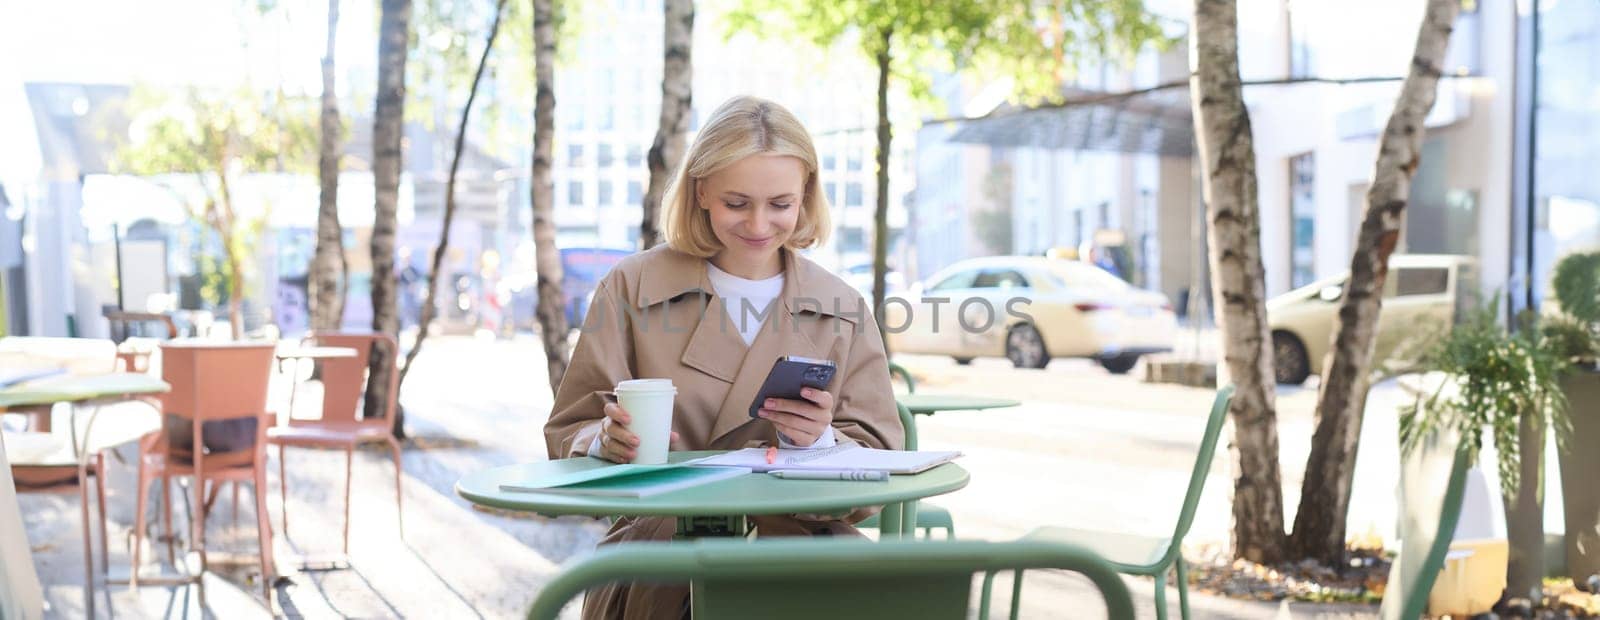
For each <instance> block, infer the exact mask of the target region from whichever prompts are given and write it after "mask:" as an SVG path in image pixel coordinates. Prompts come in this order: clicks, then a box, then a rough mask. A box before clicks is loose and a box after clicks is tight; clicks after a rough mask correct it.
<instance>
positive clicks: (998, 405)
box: [894, 393, 1022, 415]
mask: <svg viewBox="0 0 1600 620" xmlns="http://www.w3.org/2000/svg"><path fill="white" fill-rule="evenodd" d="M894 399H895V401H897V402H899V403H900V404H902V405H905V406H906V409H907V410H909V411H910V412H911V413H913V414H915V415H933V414H935V413H939V412H940V411H982V410H984V409H1004V408H1007V407H1016V406H1018V405H1021V404H1022V403H1021V402H1019V401H1016V400H1012V399H1010V398H997V397H994V396H967V395H963V394H927V393H918V394H901V395H898V396H895V397H894Z"/></svg>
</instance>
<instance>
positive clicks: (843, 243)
mask: <svg viewBox="0 0 1600 620" xmlns="http://www.w3.org/2000/svg"><path fill="white" fill-rule="evenodd" d="M866 247H867V241H866V233H864V232H862V230H861V229H860V228H845V229H842V230H840V231H839V250H840V251H842V252H859V251H861V250H864V249H866Z"/></svg>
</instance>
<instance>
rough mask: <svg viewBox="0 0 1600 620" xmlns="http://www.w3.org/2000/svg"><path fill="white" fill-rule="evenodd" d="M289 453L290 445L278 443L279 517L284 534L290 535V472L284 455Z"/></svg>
mask: <svg viewBox="0 0 1600 620" xmlns="http://www.w3.org/2000/svg"><path fill="white" fill-rule="evenodd" d="M288 454H289V446H285V445H283V444H278V517H279V521H281V522H282V523H283V535H284V537H286V538H287V537H288V536H289V474H288V473H287V472H286V471H285V467H284V465H283V462H284V460H285V458H284V457H286V456H288Z"/></svg>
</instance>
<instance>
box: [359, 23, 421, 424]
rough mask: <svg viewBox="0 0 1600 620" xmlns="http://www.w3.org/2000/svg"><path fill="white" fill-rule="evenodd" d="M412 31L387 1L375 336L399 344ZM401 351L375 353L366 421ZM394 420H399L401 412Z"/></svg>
mask: <svg viewBox="0 0 1600 620" xmlns="http://www.w3.org/2000/svg"><path fill="white" fill-rule="evenodd" d="M410 31H411V0H383V16H382V17H381V18H380V20H379V25H378V93H377V98H378V100H377V109H376V110H375V111H374V113H373V121H372V180H373V195H374V197H375V199H376V200H375V204H374V205H373V219H372V331H374V332H377V333H383V334H389V335H391V336H395V337H396V338H397V339H398V336H399V332H400V321H399V311H398V309H397V307H396V305H395V293H396V291H395V288H396V284H395V272H394V235H395V203H396V201H397V199H398V198H399V193H400V171H401V170H403V168H402V165H401V159H402V152H401V139H402V138H403V136H404V133H405V132H404V122H405V101H406V40H407V38H408V37H409V36H410V34H409V33H410ZM396 353H397V352H396V351H388V350H384V349H383V348H381V347H380V348H374V349H373V351H372V357H371V364H370V365H369V366H368V370H367V397H366V403H365V409H364V410H363V411H364V415H365V416H366V417H369V418H376V417H381V416H382V415H383V413H384V403H385V402H386V401H387V399H388V398H389V381H388V377H389V373H390V372H393V371H394V364H395V357H394V356H395V354H396ZM395 414H396V415H397V416H398V415H400V411H399V408H398V407H397V408H396V412H395ZM402 422H403V420H396V421H395V425H394V429H395V435H396V436H401V437H403V436H404V435H405V433H404V426H403V425H402Z"/></svg>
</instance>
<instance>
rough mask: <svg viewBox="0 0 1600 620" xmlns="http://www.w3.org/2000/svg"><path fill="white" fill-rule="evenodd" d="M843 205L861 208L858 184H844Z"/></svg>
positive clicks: (859, 185)
mask: <svg viewBox="0 0 1600 620" xmlns="http://www.w3.org/2000/svg"><path fill="white" fill-rule="evenodd" d="M844 204H845V206H847V207H859V206H861V184H860V183H846V184H845V185H844Z"/></svg>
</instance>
